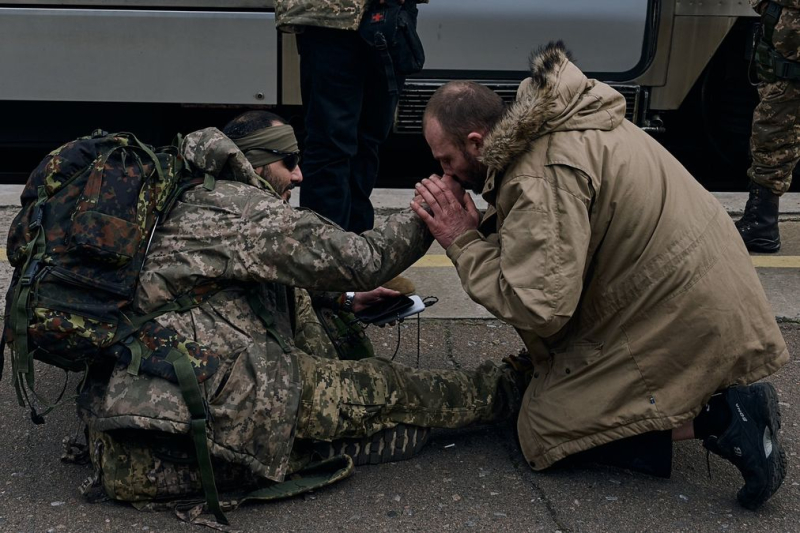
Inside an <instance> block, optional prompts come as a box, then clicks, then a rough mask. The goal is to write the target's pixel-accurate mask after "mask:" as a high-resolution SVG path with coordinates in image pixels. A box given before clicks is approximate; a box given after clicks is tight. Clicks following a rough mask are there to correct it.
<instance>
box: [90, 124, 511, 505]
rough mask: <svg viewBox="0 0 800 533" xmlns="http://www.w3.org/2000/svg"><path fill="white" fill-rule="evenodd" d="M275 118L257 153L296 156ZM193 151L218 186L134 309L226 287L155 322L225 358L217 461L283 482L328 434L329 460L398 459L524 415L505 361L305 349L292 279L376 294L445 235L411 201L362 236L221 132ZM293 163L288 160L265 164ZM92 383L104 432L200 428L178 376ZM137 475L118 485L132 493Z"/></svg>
mask: <svg viewBox="0 0 800 533" xmlns="http://www.w3.org/2000/svg"><path fill="white" fill-rule="evenodd" d="M269 129H270V130H275V131H274V132H272V133H270V135H273V140H274V141H275V142H276V143H277V144H271V145H266V146H260V147H257V148H253V150H255V151H256V152H257V154H256V155H257V156H258V154H259V153H260V155H261V156H265V157H269V156H268V155H267V154H276V155H278V156H281V157H285V154H286V153H292V150H287V149H286V147H287V146H289V147H291V146H292V145H294V143H295V141H294V140H293V138H294V136H293V133H292V132H291V128H290V127H289V126H273V127H271V128H269ZM287 141H288V142H287ZM236 142H237V143H239V144H240V145H241V144H242V142H241V140H240V139H236ZM281 143H283V144H281ZM182 150H183V154H184V156H185V158H186V160H187V161H188V162H190V163H191V164H192V165H194V166H196V167H198V168H199V169H202V170H204V171H205V172H207V173H209V174H211V175H214V176H216V178H217V180H218V181H217V182H216V185H215V186H214V187H213V188H211V187H206V186H198V187H196V188H194V189H191V190H189V191H187V192H186V193H184V194H183V195H182V196H181V198H180V199H179V201H178V203H177V205H176V206H175V207H174V209H173V210H172V212H171V214H170V216H169V218H168V219H167V220H166V221H165V222H164V223H163V224H162V225H161V226H159V228H158V230H157V231H156V234H155V237H154V239H153V242H152V245H151V248H150V251H149V253H148V255H147V262H146V264H145V267H144V269H143V271H142V273H141V276H140V284H139V287H138V290H137V293H136V298H135V305H136V306H137V307H138V311H140V312H142V313H148V312H151V311H153V310H154V309H157V308H159V307H161V306H163V305H164V304H165V303H166V302H169V301H172V300H174V299H175V298H176V297H178V296H180V295H181V294H184V293H186V291H188V290H189V289H190V288H192V287H195V286H198V285H200V284H204V283H208V282H213V283H215V284H216V285H218V286H221V287H222V290H220V291H219V292H217V293H216V294H214V295H213V296H212V297H211V298H210V299H208V300H207V301H206V302H205V303H203V304H202V305H200V306H199V307H196V308H194V309H191V310H189V311H184V312H171V313H167V314H164V315H161V316H159V317H158V318H157V321H158V322H159V323H160V324H162V325H164V326H168V327H171V328H174V330H175V331H176V332H178V333H180V334H181V335H184V336H186V338H187V339H190V340H193V341H196V342H198V343H200V344H202V345H205V346H207V347H209V348H210V349H212V350H214V352H216V353H219V354H222V359H221V361H220V368H219V370H218V371H217V372H216V373H215V374H214V375H213V376H211V377H210V378H208V379H207V380H206V381H204V382H203V383H201V384H200V389H201V395H202V397H203V399H204V403H205V407H206V410H207V419H208V425H207V436H208V439H207V440H208V447H209V450H210V451H211V454H212V456H213V459H214V460H215V461H224V462H225V463H227V464H229V465H232V466H233V467H236V468H239V467H243V468H244V469H245V470H246V471H247V472H248V473H249V474H250V475H252V476H255V477H257V478H261V479H267V480H273V481H277V482H280V481H282V480H283V479H284V477H285V476H286V475H287V474H289V473H291V472H293V471H295V470H297V469H298V468H299V467H301V466H303V465H304V464H306V463H307V462H308V461H309V459H310V457H309V456H308V455H305V456H302V457H300V458H299V459H298V451H299V452H304V453H305V452H306V451H309V450H314V448H315V447H316V448H317V450H319V449H320V446H319V443H320V442H322V443H325V442H332V444H331V445H326V446H327V447H325V446H323V447H322V450H328V451H323V452H322V455H325V454H328V455H330V453H333V451H336V452H339V451H346V452H349V453H353V454H354V455H355V457H354V459H355V460H356V463H359V462H370V461H371V462H375V460H376V458H377V460H379V461H383V460H397V459H402V458H408V457H409V456H410V455H411V452H414V451H417V450H418V449H419V448H420V447H421V444H422V438H423V437H424V436H425V435H426V434H427V432H422V431H421V430H420V431H417V428H429V427H450V428H455V427H462V426H465V425H467V424H472V423H476V422H493V421H497V420H501V419H504V418H506V417H508V416H509V415H510V414H511V413H513V412H515V411H516V409H517V406H518V402H519V401H520V390H519V387H518V385H517V379H518V376H517V374H515V373H514V372H512V371H511V370H510V368H509V367H507V366H499V365H496V364H494V363H492V362H486V363H484V364H483V365H481V367H480V368H479V369H478V370H477V371H471V372H466V371H455V370H450V371H446V370H442V371H422V370H414V369H411V368H407V367H404V366H401V365H398V364H393V363H391V362H389V361H386V360H383V359H378V358H371V359H365V360H361V361H342V360H338V359H326V358H321V357H317V356H315V355H314V354H309V353H305V352H303V351H301V350H300V349H299V348H298V347H297V346H296V345H295V344H294V342H293V340H292V339H293V337H294V334H295V327H294V325H293V323H292V322H293V313H292V310H291V308H292V307H294V306H293V305H292V302H294V301H295V298H294V289H293V288H294V287H300V288H305V289H309V290H313V291H337V292H341V291H343V290H346V289H351V288H356V289H360V290H364V291H367V290H370V289H373V288H374V287H376V286H378V285H380V284H381V282H383V281H385V280H388V279H390V278H392V277H393V276H395V275H397V274H398V273H399V272H401V271H403V270H404V269H406V268H408V267H409V266H410V265H411V264H412V263H413V262H414V261H416V260H417V259H418V258H419V257H420V256H421V255H422V254H423V253H424V252H425V250H427V248H428V247H429V245H430V244H431V242H432V238H431V236H430V233H429V232H428V231H427V229H426V228H425V227H424V225H423V224H422V223H421V221H420V219H419V218H418V217H417V216H416V215H415V214H414V213H413V212H411V211H410V210H409V211H405V212H402V213H398V214H395V215H393V216H391V217H389V218H388V219H387V220H386V221H385V222H384V223H383V224H381V226H380V228H378V229H377V230H374V231H368V232H365V233H364V234H362V235H356V234H354V233H348V232H345V231H343V230H342V229H341V228H338V227H336V226H334V225H332V224H330V223H328V222H326V221H325V220H323V219H321V218H320V217H319V216H318V215H316V214H315V213H313V212H312V211H307V210H296V209H293V208H292V207H290V206H289V205H288V204H287V203H286V202H285V201H284V200H283V199H282V198H281V197H280V196H279V195H280V194H281V193H282V192H285V191H282V190H281V189H282V187H283V186H284V185H285V183H286V179H284V180H283V181H281V179H280V177H279V176H278V177H276V174H278V173H277V172H271V171H264V169H263V166H264V165H263V164H262V165H261V166H260V167H258V169H257V170H258V171H254V169H253V166H252V165H251V163H250V162H248V159H247V158H246V157H245V155H244V154H243V153H242V151H241V150H240V149H239V147H237V145H236V144H234V142H232V141H231V139H229V138H228V137H226V136H225V135H223V134H222V133H221V132H220V131H218V130H216V129H214V128H209V129H206V130H201V131H198V132H195V133H192V134H190V135H188V136H187V137H186V138H185V140H184V143H183V145H182ZM250 155H251V154H249V155H248V157H249V156H250ZM261 161H263V158H262V159H261ZM283 164H284V163H283V160H282V159H280V158H279V159H278V160H277V161H274V160H273V162H271V163H269V164H267V166H272V167H275V166H276V165H283ZM284 178H286V176H285V173H284ZM281 183H283V184H284V185H281ZM210 189H211V190H210ZM369 295H372V297H373V298H374V297H375V294H374V293H366V295H362V296H363V298H357V299H356V300H355V301H354V302H353V308H354V309H355V310H358V308H359V306H363V305H365V304H367V303H369V302H368V298H369ZM305 305H307V304H305ZM309 345H310V344H308V343H306V346H309ZM90 384H91V387H89V389H88V390H89V391H90V392H89V393H87V395H85V396H88V397H84V398H83V399H82V400H81V402H80V404H81V406H82V407H81V408H82V411H83V418H84V420H86V421H87V423H88V425H89V429H90V434H92V435H96V434H101V435H102V434H103V432H109V431H115V430H117V431H119V430H128V431H129V430H138V431H140V432H141V431H142V430H145V431H150V432H155V433H152V434H154V435H156V434H157V435H165V434H166V435H175V436H176V437H177V436H179V435H185V434H186V433H187V432H189V427H190V422H191V415H190V413H189V410H188V409H187V406H186V404H185V402H184V399H183V395H182V393H181V390H180V388H179V386H178V385H177V384H174V383H172V382H169V381H167V380H164V379H159V378H154V377H151V376H149V375H145V374H140V375H134V373H130V372H128V371H127V368H126V366H124V365H118V366H116V367H115V368H113V369H111V370H109V373H108V375H104V376H97V375H95V376H94V378H93V379H92V380H91V383H90ZM401 424H402V425H406V426H408V427H407V428H406V427H404V429H403V431H404V433H405V434H406V435H407V438H405V439H399V438H396V437H397V435H396V434H394V433H393V431H394V428H397V427H401V426H399V425H401ZM381 432H383V433H381ZM376 435H379V436H381V435H385V438H383V437H381V438H380V439H375V438H374V437H375V436H376ZM368 436H372V437H373V442H376V443H378V442H379V443H380V445H381V450H380V452H381V453H380V454H378V455H376V454H375V451H376V450H374V449H373V450H372V453H371V454H370V452H369V450H364V449H363V448H358V447H355V448H354V447H353V446H352V444H353V443H360V442H361V441H359V440H358V439H361V438H364V437H368ZM341 439H355V440H341ZM409 446H410V447H413V449H410V448H409ZM330 450H333V451H330ZM308 453H311V452H308ZM301 455H302V454H301ZM359 455H362V457H359ZM370 455H371V458H370V457H369V456H370ZM112 459H114V458H113V457H112V458H106V459H101V460H98V461H95V462H96V463H97V462H99V463H101V464H105V462H107V461H109V460H112ZM290 459H291V461H290ZM359 459H363V460H361V461H360V460H359ZM368 459H369V460H368ZM141 470H142V468H141V467H139V468H131V474H130V475H131V476H135V475H136V474H137V473H138V474H140V478H141V479H145V480H146V479H148V476H147V475H144V474H142V472H140V471H141ZM149 478H152V476H149ZM129 485H130V483H125V482H122V483H118V484H117V486H120V487H124V488H125V490H127V492H128V493H129V492H131V491H130V487H129ZM134 496H135V495H134ZM132 497H133V496H130V495H129V496H126V498H132Z"/></svg>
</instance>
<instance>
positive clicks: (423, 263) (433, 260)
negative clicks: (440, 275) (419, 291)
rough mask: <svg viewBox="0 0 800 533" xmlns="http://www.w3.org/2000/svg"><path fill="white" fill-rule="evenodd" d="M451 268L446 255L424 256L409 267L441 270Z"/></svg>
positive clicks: (451, 263)
mask: <svg viewBox="0 0 800 533" xmlns="http://www.w3.org/2000/svg"><path fill="white" fill-rule="evenodd" d="M441 267H450V268H452V267H453V262H452V261H450V258H449V257H447V256H446V255H426V256H425V257H422V258H421V259H420V260H419V261H417V262H416V263H414V264H413V265H411V268H441Z"/></svg>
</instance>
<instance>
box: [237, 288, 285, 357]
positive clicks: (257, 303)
mask: <svg viewBox="0 0 800 533" xmlns="http://www.w3.org/2000/svg"><path fill="white" fill-rule="evenodd" d="M247 303H249V304H250V308H251V309H252V310H253V312H254V313H255V314H256V316H257V317H258V318H260V319H261V322H263V323H264V329H266V330H267V333H269V335H270V336H271V337H272V338H273V339H275V341H276V342H277V343H278V344H280V346H281V350H283V353H289V352H290V351H292V350H291V348H289V345H288V344H286V341H284V340H283V337H282V336H281V334H280V333H278V330H277V329H275V318H274V317H273V316H272V315H271V314H270V313H269V312H268V311H267V308H266V307H264V304H263V303H262V302H261V299H260V298H259V297H258V294H256V293H255V292H254V291H250V292H248V294H247Z"/></svg>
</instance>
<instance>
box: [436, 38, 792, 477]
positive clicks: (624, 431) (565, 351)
mask: <svg viewBox="0 0 800 533" xmlns="http://www.w3.org/2000/svg"><path fill="white" fill-rule="evenodd" d="M531 73H532V77H531V78H529V79H528V80H526V81H524V82H523V83H522V84H521V85H520V88H519V91H518V93H517V102H516V104H515V105H514V106H512V107H511V108H510V109H509V110H508V112H507V113H506V115H505V117H504V118H503V119H502V121H501V122H500V123H499V124H498V125H497V126H496V128H495V129H494V131H493V132H492V133H491V135H490V136H489V137H488V138H487V141H486V145H485V149H484V161H485V163H486V164H487V165H488V166H489V175H488V178H487V182H486V185H485V188H484V192H483V196H484V198H486V200H487V201H488V202H489V204H490V205H493V206H494V207H495V208H496V210H495V209H492V208H490V209H489V211H488V212H487V214H486V216H485V217H484V221H483V222H482V225H481V228H480V229H479V231H470V232H468V233H466V234H464V235H462V236H461V237H460V238H459V239H458V240H457V241H456V242H455V243H453V245H452V246H450V247H449V248H448V250H447V254H448V255H449V256H450V258H451V259H452V260H453V262H454V263H455V265H456V268H457V270H458V273H459V276H460V277H461V280H462V283H463V285H464V288H465V289H466V291H467V292H468V293H469V295H470V296H471V297H472V299H473V300H475V301H476V302H478V303H480V304H482V305H484V306H486V308H487V309H488V310H489V311H491V312H492V313H493V314H494V315H495V316H497V317H498V318H500V319H502V320H504V321H507V322H508V323H510V324H512V325H513V326H515V327H516V328H517V330H518V331H519V334H520V335H521V336H522V339H523V340H524V342H525V344H526V346H527V347H528V349H529V351H530V352H531V354H532V355H533V358H534V368H535V373H534V374H533V379H532V381H531V384H530V386H529V387H528V389H527V391H526V394H525V398H524V400H523V403H522V411H521V413H520V417H519V421H518V429H519V436H520V441H521V445H522V449H523V452H524V454H525V457H526V458H527V459H528V461H529V462H530V464H531V466H532V467H533V468H534V469H537V470H540V469H543V468H546V467H547V466H549V465H551V464H553V463H554V462H555V461H558V460H559V459H562V458H563V457H565V456H568V455H571V454H574V453H576V452H579V451H582V450H586V449H588V448H592V447H594V446H598V445H600V444H604V443H607V442H610V441H613V440H616V439H620V438H623V437H629V436H633V435H636V434H640V433H645V432H650V431H655V430H669V429H672V428H675V427H677V426H679V425H681V424H682V423H684V422H686V421H688V420H691V419H692V418H693V417H694V416H696V415H697V413H698V412H699V410H700V408H701V406H702V405H703V404H705V403H706V402H707V401H708V399H709V397H710V396H711V394H712V393H714V392H715V391H716V390H718V389H720V388H723V387H725V386H728V385H732V384H734V383H749V382H752V381H755V380H758V379H760V378H763V377H765V376H768V375H770V374H771V373H773V372H775V371H776V370H777V369H778V368H780V367H781V366H782V365H783V364H784V363H785V362H786V361H787V359H788V352H787V350H786V346H785V344H784V341H783V338H782V337H781V333H780V331H779V329H778V326H777V324H776V321H775V318H774V315H773V313H772V310H771V309H770V306H769V304H768V302H767V300H766V297H765V295H764V291H763V289H762V287H761V283H760V282H759V279H758V276H757V275H756V272H755V269H754V268H753V265H752V262H751V259H750V256H749V255H748V253H747V250H746V249H745V247H744V245H743V244H742V241H741V238H740V237H739V235H738V233H737V231H736V229H735V227H734V225H733V222H732V221H731V219H730V217H729V216H728V215H727V213H726V212H725V210H724V209H723V208H722V206H721V205H720V204H719V203H718V202H717V201H716V200H715V199H714V197H713V196H712V195H711V194H709V193H708V192H707V191H706V190H705V189H703V187H701V186H700V185H699V184H698V183H697V182H696V181H695V180H694V179H693V178H692V176H691V175H689V173H688V172H687V171H686V170H685V169H684V168H683V167H682V166H681V164H680V163H678V161H676V160H675V159H674V158H673V157H672V156H671V155H670V154H669V153H667V151H666V150H664V149H663V148H662V147H661V146H660V145H659V144H658V143H657V142H656V141H654V140H653V139H652V138H651V137H650V136H648V135H647V134H646V133H644V132H642V131H641V130H640V129H638V128H637V127H636V126H634V125H633V124H631V123H630V122H628V121H627V120H625V118H624V112H625V100H624V99H623V97H622V96H621V95H620V94H619V93H617V92H616V91H614V90H613V89H612V88H610V87H609V86H607V85H605V84H603V83H599V82H597V81H595V80H589V79H587V78H586V77H585V76H584V75H583V74H582V73H581V72H580V71H579V70H578V68H577V67H575V66H574V65H573V64H572V63H570V62H569V61H568V60H567V57H566V55H565V52H564V50H563V48H562V47H561V46H560V45H551V46H550V47H548V48H547V49H545V50H543V51H542V52H541V53H540V54H539V55H538V56H536V57H535V58H534V59H533V60H532V69H531Z"/></svg>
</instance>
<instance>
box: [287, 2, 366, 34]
mask: <svg viewBox="0 0 800 533" xmlns="http://www.w3.org/2000/svg"><path fill="white" fill-rule="evenodd" d="M369 1H370V0H276V1H275V23H276V24H277V26H278V29H279V30H282V31H286V32H292V33H295V32H297V31H298V30H299V27H301V26H318V27H322V28H333V29H337V30H349V31H355V30H357V29H358V25H359V23H360V22H361V17H362V16H363V15H364V11H365V10H366V8H367V4H368V3H369Z"/></svg>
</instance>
